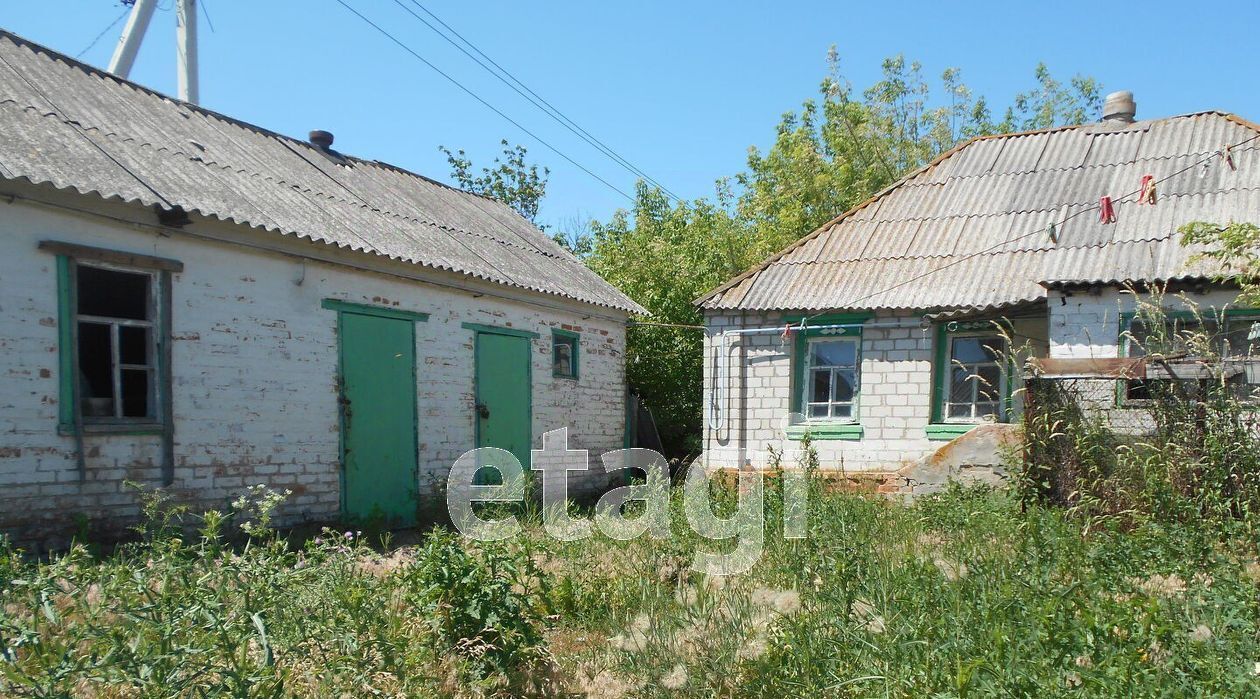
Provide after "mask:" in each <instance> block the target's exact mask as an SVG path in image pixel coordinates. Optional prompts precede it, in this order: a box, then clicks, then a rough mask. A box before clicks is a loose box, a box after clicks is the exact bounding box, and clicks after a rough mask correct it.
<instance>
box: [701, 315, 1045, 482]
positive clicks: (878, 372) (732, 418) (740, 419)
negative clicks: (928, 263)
mask: <svg viewBox="0 0 1260 699" xmlns="http://www.w3.org/2000/svg"><path fill="white" fill-rule="evenodd" d="M921 317H922V316H921V314H912V313H881V314H877V315H876V316H875V317H873V318H872V319H871V320H870V321H869V324H871V325H878V324H887V323H892V322H899V323H901V324H904V325H905V327H866V328H863V330H862V356H861V375H860V379H859V381H860V384H861V392H860V399H859V400H860V405H859V407H858V419H859V422H860V423H861V425H862V428H863V435H862V439H861V440H858V441H846V440H819V441H815V442H814V447H815V450H816V451H817V453H818V456H819V459H820V462H821V465H822V467H823V468H825V469H834V470H840V469H844V470H846V471H895V470H898V469H901V468H903V467H904V466H906V465H909V464H911V463H914V462H917V461H918V460H919V459H921V458H923V457H924V456H927V455H928V454H931V453H932V452H934V451H935V450H936V449H937V448H939V447H940V446H941V445H942V444H943V443H944V442H942V441H939V440H931V439H929V438H928V436H927V430H926V428H927V426H928V424H929V423H930V421H931V414H932V405H931V401H932V381H933V369H932V364H933V358H934V356H935V338H936V333H935V331H934V329H933V328H932V327H931V326H922V325H921V323H920V318H921ZM783 323H784V321H783V316H782V315H781V314H777V313H743V314H741V313H710V314H707V315H706V324H707V327H708V328H709V330H710V333H711V334H710V336H709V337H707V338H706V340H705V357H706V360H705V367H704V407H705V432H704V445H705V450H706V454H707V456H708V457H709V459H710V462H711V463H713V464H714V465H719V466H726V467H733V466H737V465H739V464H743V463H746V462H748V463H752V464H753V465H754V466H758V467H764V466H765V462H764V452H765V450H766V447H767V446H768V445H773V446H774V447H775V448H776V449H783V450H785V452H786V453H787V462H788V463H787V464H786V465H789V466H790V465H791V464H792V463H794V460H795V459H796V458H797V456H798V452H799V442H796V441H793V440H788V439H786V438H785V434H784V429H783V428H784V426H785V425H786V424H787V418H788V415H789V411H790V406H791V395H790V393H791V383H792V377H791V372H792V371H793V367H792V345H791V341H785V340H784V339H783V338H782V337H781V336H780V335H779V334H778V333H773V334H764V335H744V336H738V338H739V339H734V338H735V337H736V336H730V337H731V339H730V340H729V342H730V343H731V345H730V363H729V366H730V369H729V371H730V379H729V386H730V388H729V390H728V391H727V392H726V400H725V401H724V403H725V406H726V409H724V410H723V418H722V421H721V424H720V425H715V424H714V420H713V412H712V406H713V401H714V398H715V395H721V392H720V391H719V392H717V393H715V389H714V386H715V383H716V379H715V376H716V375H717V373H718V365H717V363H716V353H717V351H718V349H719V346H720V343H721V342H722V340H721V336H720V335H718V334H717V333H720V332H722V331H723V330H733V329H737V328H755V327H772V326H780V327H781V326H782V325H783ZM1014 324H1015V331H1016V333H1017V334H1018V337H1017V338H1015V340H1016V346H1017V347H1018V346H1019V345H1020V343H1022V342H1031V344H1032V345H1033V346H1035V347H1037V348H1041V349H1038V350H1036V351H1039V352H1041V353H1043V354H1044V345H1045V319H1044V318H1025V319H1019V320H1015V321H1014ZM1016 409H1018V398H1017V399H1016Z"/></svg>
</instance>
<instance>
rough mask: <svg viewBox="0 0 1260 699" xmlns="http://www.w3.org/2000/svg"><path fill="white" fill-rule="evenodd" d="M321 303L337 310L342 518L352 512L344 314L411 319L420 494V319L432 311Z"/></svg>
mask: <svg viewBox="0 0 1260 699" xmlns="http://www.w3.org/2000/svg"><path fill="white" fill-rule="evenodd" d="M320 307H321V308H324V309H326V310H330V311H336V312H337V333H336V334H337V374H336V386H337V401H338V404H337V476H338V478H337V491H338V492H337V500H338V505H337V509H338V510H339V511H340V512H341V518H342V519H343V520H344V519H347V518H348V516H349V514H350V513H349V512H348V511H347V508H346V412H345V410H344V409H343V407H342V405H341V400H342V399H344V398H345V391H346V384H345V365H346V364H345V363H346V356H345V343H344V342H343V337H344V333H343V330H344V327H345V325H344V324H343V323H342V316H343V315H344V314H346V313H354V314H357V315H363V316H374V317H376V318H388V319H390V320H407V321H411V323H409V324H408V325H409V327H410V328H411V404H412V406H413V410H412V420H411V433H412V440H413V443H414V444H415V453H414V454H413V456H412V469H413V471H412V475H413V476H415V478H416V488H417V496H418V494H419V487H420V485H419V482H420V481H419V476H420V402H419V400H418V398H419V396H418V395H417V391H418V384H417V381H418V379H419V375H418V367H419V364H420V356H419V352H417V351H416V323H417V322H420V323H423V322H427V321H428V320H429V314H428V313H417V312H414V311H405V310H401V309H398V308H387V307H384V306H370V305H368V304H362V303H352V302H350V301H342V300H340V299H324V300H323V301H321V302H320Z"/></svg>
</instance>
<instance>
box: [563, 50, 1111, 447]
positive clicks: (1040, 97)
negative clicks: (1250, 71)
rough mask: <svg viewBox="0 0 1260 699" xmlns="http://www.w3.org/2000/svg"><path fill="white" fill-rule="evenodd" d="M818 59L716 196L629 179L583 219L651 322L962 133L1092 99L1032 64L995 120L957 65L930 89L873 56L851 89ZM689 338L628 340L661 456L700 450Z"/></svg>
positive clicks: (683, 310) (677, 316) (1083, 108)
mask: <svg viewBox="0 0 1260 699" xmlns="http://www.w3.org/2000/svg"><path fill="white" fill-rule="evenodd" d="M827 62H828V72H827V75H826V76H825V78H824V79H823V81H822V83H821V86H820V89H819V95H818V96H817V98H815V99H810V100H806V101H805V102H804V103H803V105H802V107H801V109H800V111H795V112H788V113H786V114H784V115H783V117H782V119H781V120H780V122H779V125H778V128H777V130H776V135H775V139H774V142H773V143H772V144H771V146H770V147H769V148H768V149H767V150H766V151H765V152H762V151H760V150H759V149H757V148H750V149H749V152H748V160H747V167H746V169H745V170H744V171H743V172H741V173H739V174H737V175H735V176H734V177H733V178H729V179H728V178H723V179H721V180H719V181H718V187H717V194H716V196H715V197H713V198H712V199H698V200H695V201H691V202H681V203H674V204H670V203H669V201H668V200H667V199H666V198H665V197H664V195H663V194H661V193H660V192H658V191H655V190H653V189H648V188H645V187H643V186H642V185H640V187H639V190H638V196H637V197H636V199H635V203H634V207H633V209H632V210H631V211H629V212H625V211H622V212H618V213H617V214H615V215H614V216H613V218H612V220H611V221H609V222H608V223H606V224H598V225H596V226H594V235H593V236H592V238H591V240H590V243H591V246H590V251H589V254H588V255H587V256H586V260H587V262H588V264H589V265H590V266H591V267H592V268H593V269H595V270H596V271H597V272H599V273H600V274H602V275H603V276H604V277H605V278H606V279H608V280H609V281H611V282H613V283H614V284H616V285H617V286H619V287H620V288H621V289H622V290H623V291H625V292H626V293H627V294H629V295H630V296H631V297H632V298H634V299H635V300H636V301H638V302H639V303H640V304H642V305H643V306H644V307H645V308H647V309H648V310H649V311H651V313H652V317H651V319H650V320H651V321H653V322H656V323H675V324H683V325H695V324H699V323H700V322H701V320H702V318H701V314H700V313H699V312H698V311H697V310H696V308H695V307H694V306H693V305H692V301H694V299H695V298H697V297H698V296H700V295H702V294H703V293H704V292H706V291H708V290H710V289H712V288H714V287H715V286H717V285H718V284H720V283H722V282H723V281H725V280H727V279H729V278H731V277H732V276H734V275H736V274H738V273H739V272H740V271H742V270H744V269H747V268H748V267H750V266H752V265H754V264H756V263H757V262H759V261H761V260H763V259H765V258H766V257H768V256H770V255H772V254H774V253H775V252H776V251H778V250H780V249H782V248H783V247H785V246H786V245H788V244H789V243H791V242H793V241H795V240H797V239H798V238H800V237H801V236H803V235H805V234H806V233H809V232H810V231H812V230H814V229H816V228H817V227H818V226H820V225H822V224H823V223H825V222H827V221H828V220H830V219H831V218H833V217H835V216H837V215H839V214H841V213H843V212H844V211H846V210H848V209H850V208H852V207H853V206H854V205H856V204H858V203H860V202H862V201H864V200H866V199H868V198H870V197H871V196H872V195H874V194H876V193H877V192H879V191H880V190H882V189H884V188H886V187H888V186H889V185H891V184H892V183H894V182H896V181H897V179H899V178H901V177H903V176H905V174H906V173H907V172H910V171H912V170H914V169H915V168H917V167H920V166H922V165H924V164H926V163H928V162H930V161H931V160H932V159H933V158H935V157H937V156H939V155H940V154H942V153H944V152H945V151H947V150H949V149H950V148H952V147H954V146H955V145H957V144H958V143H959V142H960V141H962V140H965V139H968V138H971V137H974V136H982V135H986V134H992V133H997V132H1006V131H1012V130H1016V129H1033V128H1045V127H1048V126H1055V125H1061V124H1071V123H1080V122H1083V121H1085V120H1087V119H1089V118H1090V117H1091V116H1092V115H1094V114H1097V112H1098V110H1099V109H1100V108H1101V99H1100V97H1099V95H1100V87H1099V85H1098V84H1097V82H1096V81H1094V80H1093V79H1091V78H1084V77H1076V78H1073V79H1072V80H1071V81H1069V83H1068V84H1067V85H1064V84H1062V83H1060V82H1058V81H1056V80H1054V79H1053V78H1052V77H1051V75H1050V73H1049V71H1048V70H1047V69H1046V67H1045V66H1044V65H1038V66H1037V69H1036V71H1035V74H1034V75H1035V78H1036V80H1037V87H1036V88H1035V89H1033V90H1031V91H1029V92H1026V93H1021V94H1020V95H1019V96H1018V97H1017V98H1016V99H1015V101H1014V103H1013V104H1012V105H1011V106H1010V107H1008V108H1007V109H1006V110H1005V111H1004V112H1003V114H1004V117H1003V119H1002V121H1000V122H997V123H995V122H994V121H993V119H992V117H991V112H990V108H989V106H988V104H987V103H986V102H985V100H984V99H983V98H979V97H974V96H973V95H972V92H971V91H970V90H969V89H968V88H967V86H966V85H965V84H964V83H963V82H962V79H961V75H960V73H959V71H958V70H957V69H949V70H947V71H945V72H944V73H943V74H942V75H941V78H940V92H939V93H936V94H939V95H940V97H934V92H933V89H932V88H931V86H930V85H929V84H928V83H927V81H926V80H925V79H924V78H923V75H922V67H921V66H920V65H919V64H918V63H916V62H912V61H907V60H906V59H905V58H904V57H902V56H895V57H892V58H889V59H887V60H885V61H884V62H883V66H882V67H883V73H882V75H881V78H880V80H879V81H877V82H876V83H875V84H874V85H871V86H870V87H869V88H867V89H866V90H863V91H861V92H857V91H855V90H854V89H853V87H852V85H851V84H850V82H849V81H848V80H847V79H846V78H845V76H844V74H843V72H842V71H841V70H840V61H839V59H838V57H837V53H836V51H835V49H834V48H833V49H832V50H831V51H830V52H829V54H828V61H827ZM732 184H733V185H734V187H733V188H732ZM701 342H702V334H701V333H700V332H699V331H697V330H691V329H676V328H660V327H650V326H640V327H635V328H632V329H631V330H630V332H629V333H628V336H627V349H626V352H627V358H628V361H629V369H628V376H629V380H630V383H631V386H632V387H633V388H634V389H635V390H637V391H638V392H639V394H640V395H641V396H642V397H643V399H644V400H645V402H646V403H647V404H648V406H649V407H651V408H652V410H653V412H654V413H655V415H656V418H657V425H658V427H659V428H660V431H661V437H662V441H663V442H664V443H665V446H666V449H667V451H669V452H671V454H672V455H682V454H685V453H688V452H694V451H696V449H697V448H698V447H699V446H700V444H699V432H700V430H699V428H700V424H701V414H702V411H701V404H700V401H701V398H700V386H701V377H702V373H703V353H702V352H701V349H700V348H701Z"/></svg>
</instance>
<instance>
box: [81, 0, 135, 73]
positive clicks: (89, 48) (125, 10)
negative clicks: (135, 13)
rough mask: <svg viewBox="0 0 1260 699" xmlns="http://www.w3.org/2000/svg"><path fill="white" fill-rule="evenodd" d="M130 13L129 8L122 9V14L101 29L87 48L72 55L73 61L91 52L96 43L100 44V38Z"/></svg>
mask: <svg viewBox="0 0 1260 699" xmlns="http://www.w3.org/2000/svg"><path fill="white" fill-rule="evenodd" d="M130 12H131V8H130V7H125V8H123V11H122V14H120V15H118V17H116V18H115V19H114V21H113V22H110V23H109V26H107V27H105V28H104V29H102V30H101V33H100V34H97V35H96V38H95V39H92V43H90V44H88V45H87V46H84V47H83V50H82V51H80V52H78V53H76V54H75V55H74V58H75V60H79V59H81V58H83V54H85V53H87V52H88V51H91V50H92V48H93V47H95V46H96V45H97V44H98V43H100V41H101V38H102V37H104V36H105V35H106V34H108V33H109V30H111V29H113V28H114V27H117V26H118V23H119V22H121V21H123V18H124V17H126V16H127V15H128V14H129V13H130Z"/></svg>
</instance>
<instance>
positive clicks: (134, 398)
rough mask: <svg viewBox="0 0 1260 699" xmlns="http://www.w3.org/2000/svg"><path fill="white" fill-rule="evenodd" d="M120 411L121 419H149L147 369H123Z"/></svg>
mask: <svg viewBox="0 0 1260 699" xmlns="http://www.w3.org/2000/svg"><path fill="white" fill-rule="evenodd" d="M122 410H123V414H122V416H123V417H150V415H149V371H148V370H147V369H123V371H122Z"/></svg>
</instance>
